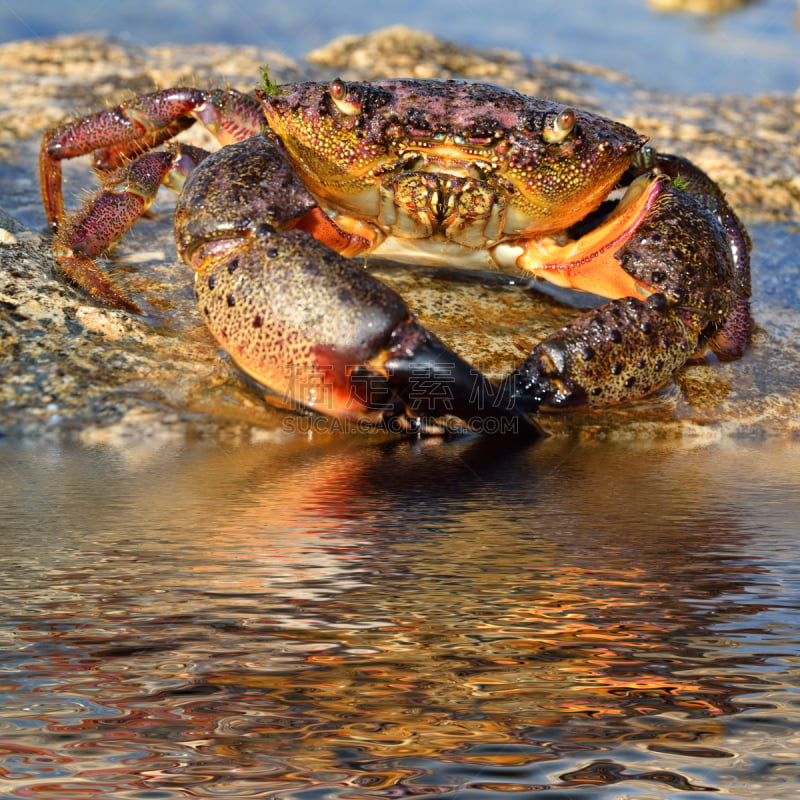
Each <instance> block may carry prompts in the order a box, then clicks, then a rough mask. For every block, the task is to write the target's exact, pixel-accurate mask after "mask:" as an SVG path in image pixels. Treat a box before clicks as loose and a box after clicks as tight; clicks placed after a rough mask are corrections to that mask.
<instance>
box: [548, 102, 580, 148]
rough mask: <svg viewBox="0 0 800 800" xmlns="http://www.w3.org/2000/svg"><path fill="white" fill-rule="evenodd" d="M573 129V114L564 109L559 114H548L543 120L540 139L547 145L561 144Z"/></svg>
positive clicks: (570, 110) (568, 109) (569, 110)
mask: <svg viewBox="0 0 800 800" xmlns="http://www.w3.org/2000/svg"><path fill="white" fill-rule="evenodd" d="M574 128H575V112H574V111H573V110H572V109H571V108H565V109H564V110H563V111H561V112H560V113H559V114H548V115H547V116H546V117H545V119H544V128H543V129H542V139H544V140H545V142H547V144H562V143H563V142H564V141H565V140H566V138H567V137H568V136H569V135H570V134H571V133H572V131H573V129H574Z"/></svg>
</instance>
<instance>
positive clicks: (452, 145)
mask: <svg viewBox="0 0 800 800" xmlns="http://www.w3.org/2000/svg"><path fill="white" fill-rule="evenodd" d="M259 99H260V100H261V102H262V103H263V106H264V111H265V114H266V117H267V120H268V122H269V124H270V127H271V128H272V130H273V131H274V132H275V133H276V134H277V135H278V136H279V137H280V139H281V140H282V141H283V143H284V146H285V147H286V150H287V153H288V155H289V158H290V159H291V160H292V162H293V164H294V166H295V168H296V169H297V170H298V171H299V172H300V174H301V175H302V177H303V180H304V182H305V183H306V185H307V186H308V188H309V191H311V193H312V194H314V195H315V196H317V197H319V198H320V199H321V200H322V201H323V202H326V203H327V204H328V205H329V206H332V207H339V208H343V209H348V210H358V211H364V210H365V204H364V203H363V201H362V198H364V197H365V195H368V193H369V191H370V190H373V191H374V190H375V185H376V180H377V179H378V178H379V176H381V175H385V174H387V173H389V172H393V171H401V170H402V169H403V168H404V166H405V164H407V163H408V159H409V157H410V155H413V154H421V155H422V157H425V158H429V159H430V160H431V162H432V164H431V166H428V167H426V169H428V170H430V171H434V170H437V171H440V172H444V173H447V172H452V173H453V174H455V175H458V174H464V173H465V172H469V171H470V170H473V171H474V172H477V173H479V174H480V175H481V177H484V178H485V179H486V180H490V181H492V182H493V183H494V185H495V186H496V187H497V189H498V191H501V192H504V193H506V194H507V195H508V197H509V200H510V202H511V204H512V205H513V208H514V212H513V213H514V215H515V219H516V220H517V228H518V231H519V232H520V233H526V234H544V233H550V232H555V231H559V230H563V229H564V228H566V227H569V226H570V225H572V224H574V223H575V222H577V221H578V220H580V219H581V218H583V217H584V216H585V215H586V214H587V213H589V212H590V211H592V210H593V209H594V208H596V207H597V206H598V205H599V204H600V203H601V202H602V200H603V199H604V198H605V197H606V196H607V194H608V192H609V191H610V190H611V189H612V188H613V186H614V185H615V184H616V182H617V181H618V179H619V177H620V176H621V175H622V173H623V172H624V171H625V169H626V168H627V167H628V165H629V164H630V161H631V159H632V158H633V156H634V154H635V153H636V152H637V150H638V149H639V148H640V147H641V146H642V145H643V144H644V142H645V141H646V140H647V139H646V137H644V136H641V135H640V134H638V133H636V132H635V131H633V130H632V129H631V128H628V127H627V126H625V125H622V124H621V123H618V122H613V121H611V120H608V119H605V118H602V117H598V116H595V115H593V114H590V113H588V112H586V111H580V110H570V109H566V107H565V106H564V105H562V104H559V103H555V102H552V101H549V100H542V99H537V98H531V97H526V96H525V95H522V94H519V93H518V92H515V91H513V90H510V89H505V88H502V87H499V86H494V85H492V84H485V83H473V82H468V81H455V80H446V81H443V80H411V79H407V80H386V81H378V82H375V83H369V84H366V83H345V82H344V81H341V80H338V79H337V80H335V81H331V82H330V83H301V84H291V85H287V86H284V87H281V89H280V91H277V92H271V93H267V92H260V93H259ZM565 111H567V112H568V113H567V115H565V114H564V112H565ZM565 119H566V120H567V121H568V123H569V124H568V126H567V128H560V127H559V124H561V123H559V120H562V121H563V120H565ZM359 203H362V204H361V205H359Z"/></svg>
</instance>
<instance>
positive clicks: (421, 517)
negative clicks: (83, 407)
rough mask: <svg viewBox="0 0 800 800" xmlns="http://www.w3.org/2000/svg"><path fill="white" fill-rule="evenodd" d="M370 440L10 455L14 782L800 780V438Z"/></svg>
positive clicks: (613, 783)
mask: <svg viewBox="0 0 800 800" xmlns="http://www.w3.org/2000/svg"><path fill="white" fill-rule="evenodd" d="M367 439H368V440H365V439H357V438H355V437H341V438H338V439H336V440H332V441H324V440H321V441H318V442H307V441H305V440H300V439H297V440H290V441H288V442H283V443H281V444H280V445H274V444H266V445H262V446H258V447H255V446H254V447H241V448H237V449H233V450H225V449H222V448H221V447H220V446H219V445H210V444H209V445H200V444H198V445H196V446H194V447H189V448H187V449H185V450H176V451H174V452H170V451H167V450H161V451H159V450H158V449H156V448H150V449H142V450H141V451H139V452H137V451H136V450H133V449H132V450H131V451H129V452H127V453H125V454H120V453H119V452H109V451H104V450H100V449H95V450H79V449H75V450H63V449H52V450H46V449H39V448H33V447H30V448H28V447H25V446H19V447H15V446H13V445H5V446H4V448H3V458H2V466H0V493H1V494H2V496H3V497H4V498H5V506H6V510H5V519H4V522H3V527H4V529H5V530H4V535H3V540H2V549H0V560H2V566H3V569H2V577H0V589H2V594H1V595H0V597H1V598H2V605H3V607H2V611H3V615H4V616H3V618H2V623H1V625H2V626H1V627H0V637H2V641H3V643H4V646H3V648H2V651H0V683H1V684H2V691H3V693H4V704H3V707H2V711H0V754H2V756H1V757H0V786H2V788H3V790H4V794H3V795H2V796H3V797H10V798H12V797H37V798H59V799H60V798H65V797H70V798H81V800H83V799H84V798H98V797H103V796H110V795H112V794H113V796H114V797H115V798H116V797H120V798H179V797H180V798H186V797H215V798H218V797H230V798H246V797H281V798H290V797H291V798H314V800H320V799H321V798H329V797H330V798H333V797H336V798H368V797H394V796H403V795H428V794H431V795H432V794H437V795H442V794H445V795H449V796H452V797H456V796H457V797H458V798H472V797H481V798H487V797H494V796H497V795H501V794H505V793H507V792H528V793H536V794H537V796H543V797H547V796H550V795H551V794H552V796H554V797H558V798H562V800H563V799H564V798H572V797H577V796H580V797H602V798H604V800H605V799H606V798H617V797H620V798H622V797H634V796H635V797H641V798H645V797H647V798H652V797H690V796H694V793H697V795H696V796H700V793H702V795H703V796H706V795H707V794H708V793H709V792H713V796H714V797H718V798H737V800H739V798H743V799H744V798H757V797H758V798H763V797H767V796H768V797H773V798H783V797H787V798H788V797H794V796H795V795H796V793H797V789H798V780H797V775H796V753H797V751H798V718H797V712H796V701H794V700H793V699H792V694H793V693H796V692H797V691H798V688H800V682H798V676H797V669H796V664H797V655H796V641H797V636H798V632H800V630H799V629H800V625H799V624H798V623H799V622H800V620H798V614H797V611H796V607H797V605H798V602H797V601H798V591H797V584H796V578H797V565H796V554H795V553H794V551H793V550H790V547H791V546H792V545H793V536H794V535H795V520H796V512H797V509H798V504H797V499H798V497H797V488H796V484H795V481H794V479H792V480H789V481H786V483H785V485H782V482H781V480H782V479H781V476H794V475H796V474H797V472H798V470H797V467H798V461H800V457H799V456H800V452H798V449H797V447H796V446H792V445H769V446H768V445H761V446H745V445H741V444H740V445H727V446H726V445H716V446H713V447H712V446H709V447H698V448H697V449H695V450H691V449H688V448H686V447H677V446H675V445H672V444H669V445H667V444H664V445H662V446H658V445H654V444H652V443H648V444H646V445H645V444H642V445H638V446H637V445H628V446H624V445H610V444H605V445H602V444H585V445H584V444H580V445H576V444H574V443H573V444H565V443H563V442H554V441H546V442H544V443H541V444H539V445H536V446H535V447H531V448H520V449H516V450H514V449H509V444H508V443H505V442H504V443H501V444H498V443H494V442H491V441H487V440H480V439H475V440H471V441H465V442H410V441H384V440H379V439H378V438H377V437H367ZM725 464H729V465H730V466H729V467H727V468H726V467H725ZM721 465H722V466H721Z"/></svg>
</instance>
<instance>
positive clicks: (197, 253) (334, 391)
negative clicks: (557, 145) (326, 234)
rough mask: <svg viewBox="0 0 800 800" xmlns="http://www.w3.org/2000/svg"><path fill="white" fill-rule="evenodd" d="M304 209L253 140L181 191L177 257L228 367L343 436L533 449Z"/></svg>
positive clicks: (489, 394)
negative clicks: (496, 437)
mask: <svg viewBox="0 0 800 800" xmlns="http://www.w3.org/2000/svg"><path fill="white" fill-rule="evenodd" d="M234 199H235V200H236V202H232V201H233V200H234ZM315 208H316V204H315V202H314V200H313V198H311V196H310V195H309V194H308V193H307V191H306V189H305V188H304V187H303V186H302V184H301V183H300V182H299V180H298V179H297V178H296V177H295V174H294V172H293V171H292V170H291V168H290V167H289V166H288V164H287V163H286V162H285V161H284V159H283V158H282V157H281V155H280V153H279V151H278V149H277V147H276V145H275V144H274V143H273V142H272V141H271V140H270V139H268V138H266V137H254V138H252V139H249V140H247V141H246V142H242V143H240V144H237V145H232V146H230V147H227V148H224V149H223V150H221V151H220V152H218V153H215V154H214V155H213V156H211V157H209V159H207V160H206V161H205V162H204V163H203V164H201V165H200V166H199V167H198V169H197V170H195V171H194V172H193V173H192V175H191V176H190V178H189V180H188V181H187V184H186V187H185V190H184V192H183V193H182V195H181V198H180V201H179V204H178V209H177V212H176V233H177V242H178V249H179V252H180V254H181V256H182V258H183V259H184V261H186V262H187V263H188V264H190V265H191V266H193V267H194V268H195V270H196V271H197V277H196V281H195V294H196V298H197V304H198V307H199V309H200V311H201V313H202V315H203V317H204V320H205V322H206V324H207V326H208V327H209V329H210V330H211V332H212V333H213V335H214V336H215V337H216V338H217V340H218V341H219V342H220V344H221V345H222V346H223V347H224V348H225V349H226V350H227V351H228V352H229V353H230V355H231V356H232V358H233V359H234V361H235V362H236V364H237V365H238V366H239V367H240V368H241V369H242V370H243V371H244V372H245V373H247V374H248V375H250V376H251V377H252V378H254V379H255V380H256V381H258V382H259V383H260V384H262V385H265V386H267V387H268V388H270V389H271V390H272V391H273V392H276V393H278V394H279V395H281V396H282V397H283V398H284V401H285V402H287V403H289V404H295V405H300V406H304V407H306V408H310V409H313V410H316V411H319V412H321V413H324V414H325V415H328V416H333V417H337V418H339V419H342V420H345V421H347V422H348V423H352V424H355V425H361V424H366V425H370V426H373V425H388V426H389V427H391V428H393V429H395V430H408V431H420V432H428V433H434V432H435V433H440V432H442V431H443V430H445V429H446V427H447V426H448V424H449V423H448V422H447V418H448V417H450V418H453V417H454V418H458V419H460V420H461V421H462V423H463V424H464V425H465V426H466V427H468V428H473V429H487V428H489V426H491V430H492V431H493V432H498V431H505V432H508V433H515V434H524V433H527V434H528V435H539V434H540V431H539V429H538V427H537V426H535V425H534V424H533V423H532V422H530V421H528V419H527V417H526V416H525V415H524V414H523V413H522V412H521V411H520V410H518V409H516V408H515V407H514V406H513V405H506V404H504V403H503V402H502V401H501V399H500V397H499V391H498V389H497V388H496V387H495V386H494V385H493V384H491V383H490V381H489V380H488V379H487V378H485V377H484V376H483V375H482V374H481V373H480V372H478V371H477V370H475V369H474V368H472V367H471V366H470V365H469V364H467V363H466V362H465V361H463V360H462V359H461V358H459V357H458V356H457V355H455V353H453V352H451V351H450V350H449V349H448V348H447V347H446V346H445V345H444V344H442V342H440V341H439V340H438V339H436V337H434V336H433V335H432V334H431V333H429V332H428V331H427V330H425V328H423V327H422V326H421V325H420V324H419V323H418V322H417V321H416V320H415V319H414V317H413V315H412V314H411V312H410V311H409V309H408V307H407V305H406V303H405V302H404V301H403V299H402V298H401V297H400V296H399V295H398V294H397V293H395V292H394V291H393V290H391V289H389V288H388V287H387V286H385V285H384V284H383V283H381V282H380V281H379V280H377V279H376V278H374V277H373V276H371V275H370V274H369V273H367V272H366V271H365V270H364V269H363V267H361V266H360V265H358V264H357V263H354V262H353V261H350V260H348V259H346V258H344V257H342V256H341V255H340V254H339V253H337V252H335V251H334V250H332V249H330V247H328V246H327V245H325V244H323V243H321V242H319V241H318V240H317V239H315V238H314V237H313V236H312V235H311V234H310V233H308V232H307V231H306V230H303V229H302V225H298V224H297V223H298V221H302V220H303V219H304V217H306V216H307V215H308V214H309V213H314V212H315ZM343 235H344V234H343Z"/></svg>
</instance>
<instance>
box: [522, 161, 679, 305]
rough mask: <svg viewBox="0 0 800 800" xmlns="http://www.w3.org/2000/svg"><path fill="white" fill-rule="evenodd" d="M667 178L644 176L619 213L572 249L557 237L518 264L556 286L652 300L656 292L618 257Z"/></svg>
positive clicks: (531, 248) (536, 244) (532, 245)
mask: <svg viewBox="0 0 800 800" xmlns="http://www.w3.org/2000/svg"><path fill="white" fill-rule="evenodd" d="M666 183H667V179H666V178H664V177H659V178H655V179H653V178H652V177H651V176H649V175H645V176H642V177H641V178H638V179H637V180H636V181H634V182H633V183H632V184H631V186H630V187H629V188H628V191H627V193H626V194H625V197H623V199H622V201H621V202H620V204H619V206H617V208H616V209H615V210H614V213H613V214H612V215H611V216H610V217H609V218H608V219H607V220H606V221H605V222H604V223H603V224H602V225H600V226H599V227H598V228H596V229H595V230H593V231H590V232H589V233H587V234H585V235H584V236H582V237H581V238H580V239H577V240H576V241H573V242H569V243H568V244H566V245H559V244H556V243H555V242H554V241H553V240H552V239H542V240H531V241H530V242H528V243H527V244H526V245H525V250H524V252H523V254H522V255H521V256H520V257H519V259H518V264H519V266H520V267H522V268H523V269H525V270H527V271H528V272H532V273H533V274H534V275H539V276H540V277H542V278H544V279H545V280H547V281H549V282H550V283H552V284H554V285H555V286H561V287H564V288H567V289H577V290H579V291H583V292H590V293H591V294H597V295H600V296H601V297H607V298H609V299H611V300H616V299H619V298H620V297H638V298H640V299H647V298H648V297H649V296H650V295H651V294H652V293H653V291H652V289H650V288H649V287H648V286H646V285H645V284H643V283H642V282H641V281H638V280H636V278H634V277H633V276H632V275H630V274H629V273H628V272H626V271H625V270H624V269H623V268H622V266H621V265H620V263H619V261H618V260H617V259H616V258H615V253H616V252H617V251H618V250H619V249H620V247H622V245H623V244H624V243H625V241H626V240H627V239H628V238H629V237H630V235H631V234H632V232H633V231H635V230H636V228H637V227H638V226H639V225H640V224H641V222H642V220H643V219H644V218H645V217H646V216H647V214H648V213H649V212H650V210H651V208H652V207H653V203H654V202H655V200H656V198H657V197H658V196H659V195H660V194H661V192H662V190H663V189H664V187H665V185H666Z"/></svg>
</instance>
